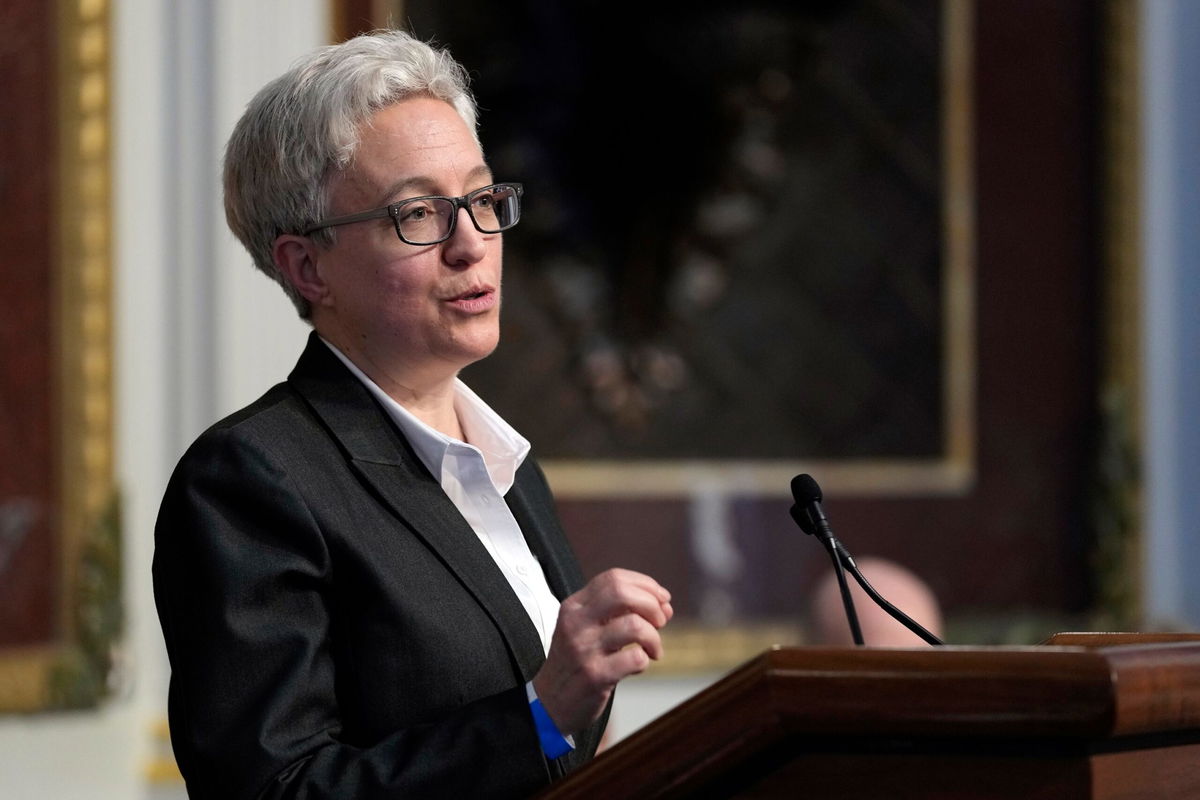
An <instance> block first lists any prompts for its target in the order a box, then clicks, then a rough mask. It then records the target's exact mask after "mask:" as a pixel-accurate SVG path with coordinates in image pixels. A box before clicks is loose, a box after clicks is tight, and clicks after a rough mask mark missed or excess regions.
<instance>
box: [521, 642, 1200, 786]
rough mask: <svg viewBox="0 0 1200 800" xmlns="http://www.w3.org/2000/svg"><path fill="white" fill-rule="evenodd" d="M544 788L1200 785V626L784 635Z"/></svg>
mask: <svg viewBox="0 0 1200 800" xmlns="http://www.w3.org/2000/svg"><path fill="white" fill-rule="evenodd" d="M542 797H545V798H555V799H556V800H562V799H563V798H594V797H604V798H606V800H621V799H622V798H628V799H629V800H634V798H638V799H639V800H641V799H643V798H684V797H705V798H777V797H805V798H851V797H853V798H861V797H889V798H913V800H918V799H922V800H923V799H924V798H987V799H989V800H990V799H991V798H1013V797H1020V798H1055V800H1072V799H1073V798H1105V799H1106V800H1117V798H1120V800H1143V799H1144V800H1150V798H1155V800H1161V798H1184V797H1188V798H1195V797H1200V637H1197V636H1194V635H1189V634H1182V635H1176V634H1170V635H1156V634H1150V635H1140V634H1061V635H1059V636H1057V637H1055V638H1054V639H1051V640H1050V642H1049V643H1048V644H1046V645H1041V646H1037V647H988V648H968V647H944V648H936V649H931V648H924V649H919V650H918V649H883V648H830V647H800V648H787V649H774V650H769V651H767V652H765V653H762V654H761V655H759V656H758V657H757V658H755V659H753V660H752V661H750V662H748V663H747V664H745V665H743V666H742V667H740V668H739V669H737V670H735V671H734V672H732V673H730V674H729V675H728V676H726V677H725V678H723V679H722V680H720V681H718V682H717V683H715V684H713V685H712V686H710V687H709V688H708V689H706V690H704V691H703V692H701V693H699V694H698V695H696V697H694V698H692V699H691V700H689V701H688V702H686V703H684V704H682V705H680V706H679V707H677V708H675V709H674V710H672V711H670V712H668V713H667V714H665V715H663V716H662V717H660V718H659V719H657V720H655V721H654V722H652V723H651V724H649V725H647V726H646V727H645V728H643V729H641V730H640V731H638V732H636V733H634V734H633V735H632V736H630V737H628V738H627V739H625V740H623V741H622V742H620V743H619V744H617V745H616V746H615V747H613V748H612V749H611V750H609V751H608V752H605V753H603V754H601V755H600V756H599V757H597V758H596V759H595V760H594V761H593V762H592V763H591V764H589V765H588V766H586V767H585V768H583V769H581V770H580V771H579V772H577V773H575V774H574V775H572V776H571V777H570V778H568V779H567V780H565V781H563V782H562V783H559V784H556V785H555V786H553V787H551V788H550V790H548V791H547V792H546V793H544V794H543V795H542Z"/></svg>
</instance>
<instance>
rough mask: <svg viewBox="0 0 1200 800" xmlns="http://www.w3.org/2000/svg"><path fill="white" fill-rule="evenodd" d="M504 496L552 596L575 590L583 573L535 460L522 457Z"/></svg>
mask: <svg viewBox="0 0 1200 800" xmlns="http://www.w3.org/2000/svg"><path fill="white" fill-rule="evenodd" d="M504 499H505V500H506V501H507V502H508V507H509V509H510V510H511V511H512V513H513V517H515V518H516V520H517V524H518V525H519V526H520V528H521V532H522V533H523V534H525V541H526V542H527V543H528V544H529V549H530V551H531V552H532V553H533V555H534V556H535V557H536V558H537V560H538V561H539V562H540V563H541V565H542V572H544V573H545V575H546V582H547V583H548V584H549V585H550V591H551V592H553V593H554V596H555V597H557V598H558V599H559V600H564V599H565V598H566V597H567V596H568V595H570V594H572V593H574V592H576V591H578V590H579V589H580V588H581V587H582V586H583V574H582V573H581V572H580V570H579V565H578V563H577V562H576V561H575V556H574V554H572V553H571V551H570V550H569V549H568V546H567V537H566V534H565V533H563V531H562V527H561V526H560V525H559V523H558V519H557V517H556V516H555V515H554V512H553V508H554V507H553V502H554V501H553V499H552V498H551V496H550V490H549V487H547V486H546V482H545V478H544V477H543V476H542V473H541V470H540V469H539V468H538V467H537V465H536V464H535V463H533V462H532V461H531V460H529V459H526V461H525V463H524V464H522V465H521V468H520V469H519V470H518V471H517V479H516V481H515V482H514V483H513V487H512V489H510V490H509V492H508V494H507V495H506V496H505V498H504Z"/></svg>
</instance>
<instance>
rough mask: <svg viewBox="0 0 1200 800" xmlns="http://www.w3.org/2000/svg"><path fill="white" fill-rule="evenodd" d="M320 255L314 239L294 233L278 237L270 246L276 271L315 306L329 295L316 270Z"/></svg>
mask: <svg viewBox="0 0 1200 800" xmlns="http://www.w3.org/2000/svg"><path fill="white" fill-rule="evenodd" d="M320 253H321V250H320V248H319V247H318V246H317V244H316V242H314V241H313V240H312V239H310V238H309V237H307V236H297V235H295V234H291V233H285V234H281V235H280V236H278V237H276V239H275V243H274V244H273V245H272V246H271V255H272V256H273V257H274V259H275V268H276V269H278V270H279V271H280V273H282V274H283V276H284V278H285V279H286V280H287V281H288V282H289V283H290V284H292V286H293V287H295V289H296V291H297V292H299V293H300V296H301V297H303V298H304V299H305V300H307V301H308V302H309V303H311V304H312V305H314V306H318V305H321V303H322V302H323V301H324V300H325V298H326V297H327V296H328V295H329V287H328V285H327V284H326V283H325V281H324V279H323V278H322V277H321V271H320V269H318V267H317V261H318V258H319V257H320Z"/></svg>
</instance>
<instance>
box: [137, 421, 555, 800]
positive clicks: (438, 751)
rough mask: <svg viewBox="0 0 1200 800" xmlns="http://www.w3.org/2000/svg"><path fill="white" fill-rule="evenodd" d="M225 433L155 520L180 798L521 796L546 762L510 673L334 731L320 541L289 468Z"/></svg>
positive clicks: (185, 465)
mask: <svg viewBox="0 0 1200 800" xmlns="http://www.w3.org/2000/svg"><path fill="white" fill-rule="evenodd" d="M235 430H236V429H215V430H213V431H210V432H209V433H207V434H205V436H203V437H201V439H200V440H199V441H198V442H197V443H196V445H194V446H193V447H192V449H191V450H190V451H189V453H188V454H187V455H186V456H185V457H184V459H183V460H182V461H181V462H180V466H179V467H178V468H177V469H176V471H175V474H174V475H173V476H172V479H171V481H170V483H169V485H168V489H167V492H166V495H165V497H164V500H163V503H162V507H161V510H160V512H159V518H158V523H157V525H156V528H155V555H154V568H153V571H154V594H155V602H156V605H157V608H158V613H159V618H160V621H161V623H162V628H163V633H164V636H165V639H166V645H167V652H168V655H169V657H170V662H171V671H172V677H171V689H170V702H169V711H170V719H171V737H172V745H173V747H174V750H175V753H176V757H177V759H178V763H179V766H180V769H181V771H182V772H183V775H184V777H185V779H186V781H187V785H188V793H189V795H190V797H192V798H193V800H197V799H198V798H220V800H230V799H231V798H255V797H261V798H306V799H308V800H318V799H319V798H357V799H359V800H369V799H370V798H383V797H387V798H396V797H408V796H422V797H424V796H440V797H477V796H488V797H523V796H528V795H529V794H532V793H534V792H536V791H537V790H538V789H539V788H541V787H543V786H545V785H546V784H547V783H548V782H549V780H550V775H551V768H550V767H551V765H549V764H548V763H547V761H546V759H545V757H544V756H543V755H542V752H541V748H540V745H539V742H538V738H537V733H536V729H535V727H534V723H533V719H532V716H531V714H530V711H529V707H528V703H527V700H526V697H525V690H524V687H523V686H521V685H516V686H514V687H513V688H512V689H511V690H506V691H503V692H501V693H499V694H496V695H493V696H488V697H484V698H482V699H478V700H475V701H473V702H470V703H468V704H466V705H463V706H461V707H459V708H458V709H457V710H456V711H454V712H453V713H452V714H450V715H448V716H446V717H445V718H442V719H439V720H438V721H436V722H435V723H432V724H414V725H412V726H409V727H405V728H403V729H402V730H396V731H394V732H393V733H391V734H390V735H387V736H386V737H384V738H383V739H382V740H380V741H378V742H375V743H373V744H370V745H369V746H352V745H350V744H348V743H346V742H345V741H344V740H343V739H342V738H341V736H340V734H341V723H340V720H339V710H338V700H337V694H336V690H335V667H334V659H333V656H332V653H331V648H330V640H331V636H334V635H336V632H335V631H333V630H331V614H330V603H331V602H333V600H332V598H333V596H334V595H333V592H334V581H335V579H336V576H335V574H334V569H333V566H334V565H333V564H332V563H331V558H330V552H329V550H328V548H327V542H326V539H325V537H324V536H323V535H322V531H321V530H320V529H319V527H318V524H317V522H316V520H315V517H314V515H313V514H312V513H311V511H310V509H309V507H308V506H307V505H306V502H305V499H304V497H303V496H302V493H301V492H300V491H299V490H298V489H297V487H296V485H295V483H294V481H293V479H292V477H290V476H289V474H288V470H287V469H286V468H285V467H284V466H282V465H281V464H280V463H278V459H276V458H273V457H272V454H271V452H270V450H269V448H267V447H264V446H261V445H256V444H254V443H252V442H251V441H249V437H242V436H238V435H237V434H236V433H235ZM413 646H421V644H420V643H416V644H414V645H413ZM429 679H430V680H431V681H436V680H442V679H445V678H444V676H430V677H429ZM404 690H405V691H408V687H404ZM411 690H412V691H414V692H419V691H421V687H420V686H413V687H411ZM555 772H557V770H555Z"/></svg>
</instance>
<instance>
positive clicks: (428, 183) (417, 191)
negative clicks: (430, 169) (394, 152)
mask: <svg viewBox="0 0 1200 800" xmlns="http://www.w3.org/2000/svg"><path fill="white" fill-rule="evenodd" d="M466 178H467V181H472V180H474V179H479V178H484V179H486V180H488V181H491V180H492V168H491V167H489V166H488V165H487V164H480V165H479V166H477V167H475V168H474V169H472V170H471V171H470V172H468V173H467V176H466ZM436 187H437V181H436V180H434V179H433V178H432V177H430V176H428V175H413V176H410V177H407V178H401V179H400V180H398V181H396V182H395V183H393V184H392V185H391V186H389V187H388V189H387V192H386V193H385V194H384V195H383V198H382V202H383V203H384V204H386V203H390V202H394V198H397V197H399V196H400V195H402V194H408V195H409V196H411V197H420V196H422V195H427V194H434V195H435V194H437V193H438V192H437V188H436Z"/></svg>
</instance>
